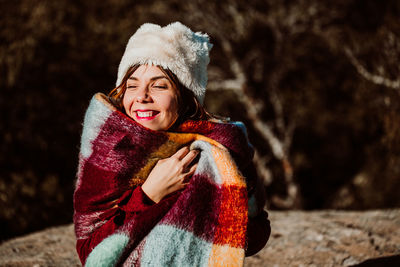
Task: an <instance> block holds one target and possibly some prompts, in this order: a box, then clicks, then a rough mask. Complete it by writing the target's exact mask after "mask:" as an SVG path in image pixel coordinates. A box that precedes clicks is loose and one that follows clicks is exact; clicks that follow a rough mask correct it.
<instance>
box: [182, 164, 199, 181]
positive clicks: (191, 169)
mask: <svg viewBox="0 0 400 267" xmlns="http://www.w3.org/2000/svg"><path fill="white" fill-rule="evenodd" d="M196 168H197V164H194V165H193V166H192V167H191V168H190V170H189V171H188V172H187V173H185V174H184V175H185V176H184V177H185V178H184V179H183V184H188V183H189V180H190V178H192V176H193V174H194V172H195V171H196Z"/></svg>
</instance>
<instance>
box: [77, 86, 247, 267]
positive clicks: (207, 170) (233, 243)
mask: <svg viewBox="0 0 400 267" xmlns="http://www.w3.org/2000/svg"><path fill="white" fill-rule="evenodd" d="M185 145H190V147H191V149H197V150H199V151H200V156H199V161H198V167H197V169H196V172H195V173H194V175H193V176H192V178H191V180H190V183H189V185H188V186H187V187H186V188H185V189H184V190H182V191H179V192H177V193H175V194H173V195H171V196H169V197H167V198H166V199H164V200H162V201H161V202H159V203H157V204H154V205H152V206H151V207H150V208H148V209H146V210H145V211H143V212H142V213H140V214H139V216H135V217H132V218H131V219H130V220H128V221H126V220H125V221H123V224H122V225H121V226H120V227H119V228H117V229H115V231H114V232H112V233H110V234H109V235H108V236H107V237H106V238H104V239H103V240H102V241H101V242H99V243H98V244H96V245H95V246H94V249H93V250H92V251H91V252H90V254H89V256H88V257H87V259H86V261H85V266H117V265H118V266H242V265H243V262H244V256H245V248H246V227H247V222H248V212H251V211H250V210H249V209H248V190H247V186H248V184H249V183H251V181H249V180H246V179H245V178H244V177H243V176H242V174H241V172H240V171H239V169H241V168H245V167H246V166H247V165H248V164H249V163H250V162H251V159H252V157H253V149H252V147H251V146H250V144H249V142H248V140H247V136H246V133H245V128H244V126H243V124H241V123H233V122H232V123H221V122H210V121H186V122H184V123H183V124H182V125H180V126H179V128H178V129H176V130H175V131H174V132H163V131H158V132H157V131H152V130H149V129H147V128H144V127H143V126H141V125H140V124H138V123H136V122H135V121H133V120H132V119H131V118H129V117H128V116H126V115H125V114H123V113H122V112H120V111H118V110H117V109H116V108H115V107H114V106H113V105H112V104H111V103H110V101H109V99H108V97H107V96H105V95H104V94H101V93H98V94H96V95H95V96H94V97H93V98H92V100H91V102H90V105H89V108H88V110H87V112H86V115H85V119H84V127H83V131H82V139H81V149H80V154H79V167H78V172H77V181H76V189H75V193H74V224H75V233H76V237H77V239H78V240H85V239H89V238H90V236H91V235H92V234H94V233H96V231H100V229H101V226H102V225H104V224H105V223H107V221H108V220H109V218H110V217H112V214H115V213H116V212H117V211H118V209H119V208H120V206H121V205H123V202H124V201H126V197H127V194H126V192H129V191H130V190H132V189H133V188H135V187H137V186H140V185H141V184H143V182H144V181H145V180H146V177H147V176H148V174H149V173H150V171H151V170H152V168H153V167H154V166H155V164H156V163H157V161H158V160H160V159H163V158H167V157H170V156H171V155H173V154H174V153H175V152H176V151H177V150H179V149H180V148H181V147H183V146H185ZM249 179H250V178H249Z"/></svg>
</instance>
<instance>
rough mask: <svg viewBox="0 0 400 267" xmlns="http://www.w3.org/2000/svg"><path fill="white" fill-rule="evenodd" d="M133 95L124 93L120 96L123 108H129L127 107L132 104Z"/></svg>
mask: <svg viewBox="0 0 400 267" xmlns="http://www.w3.org/2000/svg"><path fill="white" fill-rule="evenodd" d="M132 100H133V97H132V96H131V95H130V94H129V93H125V94H124V97H123V98H122V106H123V107H124V109H125V110H129V107H130V106H131V105H132Z"/></svg>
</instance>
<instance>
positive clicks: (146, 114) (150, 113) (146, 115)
mask: <svg viewBox="0 0 400 267" xmlns="http://www.w3.org/2000/svg"><path fill="white" fill-rule="evenodd" d="M137 115H138V116H139V117H142V118H148V117H152V116H153V111H146V112H141V111H137Z"/></svg>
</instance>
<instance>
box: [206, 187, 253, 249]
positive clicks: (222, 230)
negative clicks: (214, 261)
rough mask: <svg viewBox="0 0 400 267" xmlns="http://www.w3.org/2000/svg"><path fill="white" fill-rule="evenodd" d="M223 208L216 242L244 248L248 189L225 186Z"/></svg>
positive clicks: (222, 195)
mask: <svg viewBox="0 0 400 267" xmlns="http://www.w3.org/2000/svg"><path fill="white" fill-rule="evenodd" d="M221 204H222V206H221V208H220V214H219V220H218V228H217V231H216V233H215V239H214V244H218V245H225V244H228V245H230V246H232V247H236V248H244V246H245V242H246V225H247V191H246V188H245V187H239V186H234V185H233V186H223V187H222V188H221Z"/></svg>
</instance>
